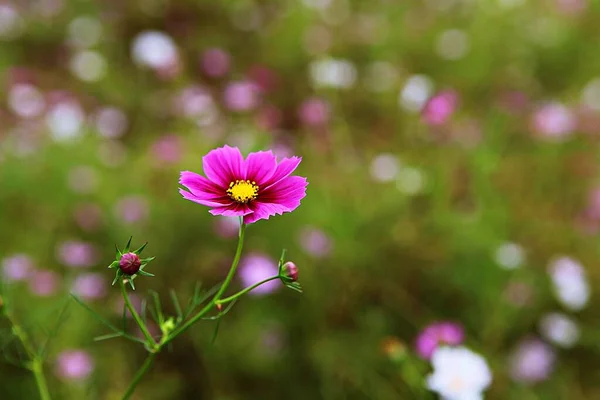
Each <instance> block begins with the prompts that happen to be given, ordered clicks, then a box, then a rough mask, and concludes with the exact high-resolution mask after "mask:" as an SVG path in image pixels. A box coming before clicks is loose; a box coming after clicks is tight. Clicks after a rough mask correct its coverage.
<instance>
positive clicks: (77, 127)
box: [46, 101, 85, 142]
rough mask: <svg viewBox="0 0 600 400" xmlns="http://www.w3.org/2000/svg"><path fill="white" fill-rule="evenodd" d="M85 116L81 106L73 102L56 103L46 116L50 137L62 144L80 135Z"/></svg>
mask: <svg viewBox="0 0 600 400" xmlns="http://www.w3.org/2000/svg"><path fill="white" fill-rule="evenodd" d="M84 119H85V115H84V113H83V110H82V109H81V106H80V105H79V104H78V103H76V102H73V101H70V102H62V103H58V104H57V105H55V106H54V107H52V109H50V111H48V113H47V114H46V124H47V125H48V129H49V130H50V135H51V136H52V138H53V139H54V140H56V141H59V142H63V141H68V140H72V139H75V138H77V137H78V136H80V135H81V133H82V132H81V131H82V127H83V122H84Z"/></svg>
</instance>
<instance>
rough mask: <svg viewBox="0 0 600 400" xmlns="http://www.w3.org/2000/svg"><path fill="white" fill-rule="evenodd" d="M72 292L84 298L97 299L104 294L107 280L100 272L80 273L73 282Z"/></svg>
mask: <svg viewBox="0 0 600 400" xmlns="http://www.w3.org/2000/svg"><path fill="white" fill-rule="evenodd" d="M71 291H72V292H73V294H75V295H77V296H79V297H81V298H82V299H84V300H97V299H101V298H103V297H104V296H106V291H107V282H106V278H105V277H104V276H103V275H102V274H96V273H91V274H82V275H79V276H78V277H77V278H76V279H75V281H74V282H73V286H72V288H71Z"/></svg>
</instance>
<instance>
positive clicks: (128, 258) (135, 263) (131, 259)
mask: <svg viewBox="0 0 600 400" xmlns="http://www.w3.org/2000/svg"><path fill="white" fill-rule="evenodd" d="M141 265H142V262H141V261H140V258H139V257H138V255H137V254H135V253H125V254H123V255H122V256H121V259H120V260H119V268H121V272H123V273H124V274H126V275H134V274H135V273H137V272H138V271H139V270H140V266H141Z"/></svg>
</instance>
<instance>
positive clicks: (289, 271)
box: [283, 261, 298, 282]
mask: <svg viewBox="0 0 600 400" xmlns="http://www.w3.org/2000/svg"><path fill="white" fill-rule="evenodd" d="M283 276H285V277H287V278H288V279H289V280H290V281H291V282H296V281H297V280H298V267H296V264H294V263H293V262H291V261H288V262H286V263H285V264H283Z"/></svg>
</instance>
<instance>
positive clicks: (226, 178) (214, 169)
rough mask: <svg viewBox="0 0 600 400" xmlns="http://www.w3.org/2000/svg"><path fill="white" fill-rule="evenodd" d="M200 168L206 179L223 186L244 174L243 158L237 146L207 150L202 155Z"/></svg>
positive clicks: (225, 186) (241, 177)
mask: <svg viewBox="0 0 600 400" xmlns="http://www.w3.org/2000/svg"><path fill="white" fill-rule="evenodd" d="M202 168H203V169H204V173H205V174H206V177H207V178H208V179H210V180H211V181H213V182H214V183H216V184H217V185H219V186H221V187H224V188H227V187H228V186H229V183H230V182H232V181H235V180H237V179H243V178H244V176H245V171H244V158H243V157H242V153H240V150H239V149H238V148H237V147H230V146H223V147H219V148H218V149H214V150H211V151H209V152H208V154H207V155H205V156H204V157H202Z"/></svg>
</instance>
